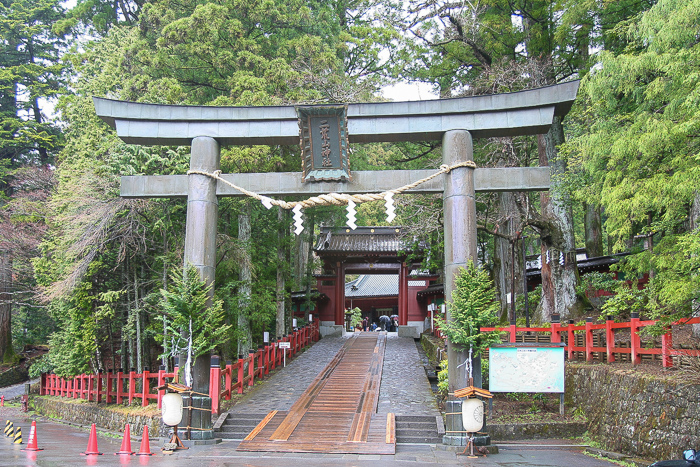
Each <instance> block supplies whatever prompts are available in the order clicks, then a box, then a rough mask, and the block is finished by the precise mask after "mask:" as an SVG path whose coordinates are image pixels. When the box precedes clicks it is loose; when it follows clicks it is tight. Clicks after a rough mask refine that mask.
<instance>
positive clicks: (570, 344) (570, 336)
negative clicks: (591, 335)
mask: <svg viewBox="0 0 700 467" xmlns="http://www.w3.org/2000/svg"><path fill="white" fill-rule="evenodd" d="M566 340H567V342H566V350H567V351H568V354H569V360H571V359H573V358H574V346H575V345H576V338H575V337H574V320H573V319H570V320H569V328H568V329H567V339H566Z"/></svg>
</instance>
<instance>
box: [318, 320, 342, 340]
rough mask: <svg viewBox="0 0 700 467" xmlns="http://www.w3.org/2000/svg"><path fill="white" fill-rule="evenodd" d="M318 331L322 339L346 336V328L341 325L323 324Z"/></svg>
mask: <svg viewBox="0 0 700 467" xmlns="http://www.w3.org/2000/svg"><path fill="white" fill-rule="evenodd" d="M318 330H319V333H320V334H321V337H343V335H344V334H345V326H341V325H340V324H324V323H323V322H322V323H321V325H320V326H319V327H318Z"/></svg>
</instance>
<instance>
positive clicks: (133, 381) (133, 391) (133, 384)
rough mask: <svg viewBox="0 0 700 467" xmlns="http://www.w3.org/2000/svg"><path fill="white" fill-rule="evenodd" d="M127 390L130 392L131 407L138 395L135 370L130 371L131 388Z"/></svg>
mask: <svg viewBox="0 0 700 467" xmlns="http://www.w3.org/2000/svg"><path fill="white" fill-rule="evenodd" d="M127 390H128V391H129V405H131V404H132V403H133V402H134V396H135V395H136V371H134V368H131V369H130V370H129V387H128V388H127Z"/></svg>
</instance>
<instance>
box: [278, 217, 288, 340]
mask: <svg viewBox="0 0 700 467" xmlns="http://www.w3.org/2000/svg"><path fill="white" fill-rule="evenodd" d="M285 211H286V210H285V209H282V208H277V222H278V229H277V290H276V293H275V300H276V301H277V319H276V333H277V334H276V335H277V336H283V335H284V334H286V333H287V331H286V328H285V326H284V292H285V288H286V282H285V271H286V267H284V263H285V262H286V260H287V257H286V255H285V250H286V241H285V240H286V239H285V233H286V231H287V229H285V228H284V227H283V226H284V225H285Z"/></svg>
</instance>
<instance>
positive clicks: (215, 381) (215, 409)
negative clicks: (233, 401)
mask: <svg viewBox="0 0 700 467" xmlns="http://www.w3.org/2000/svg"><path fill="white" fill-rule="evenodd" d="M209 397H211V411H212V413H213V414H214V415H219V411H220V409H221V402H220V401H221V364H220V363H219V356H218V355H212V356H211V367H210V368H209Z"/></svg>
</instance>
